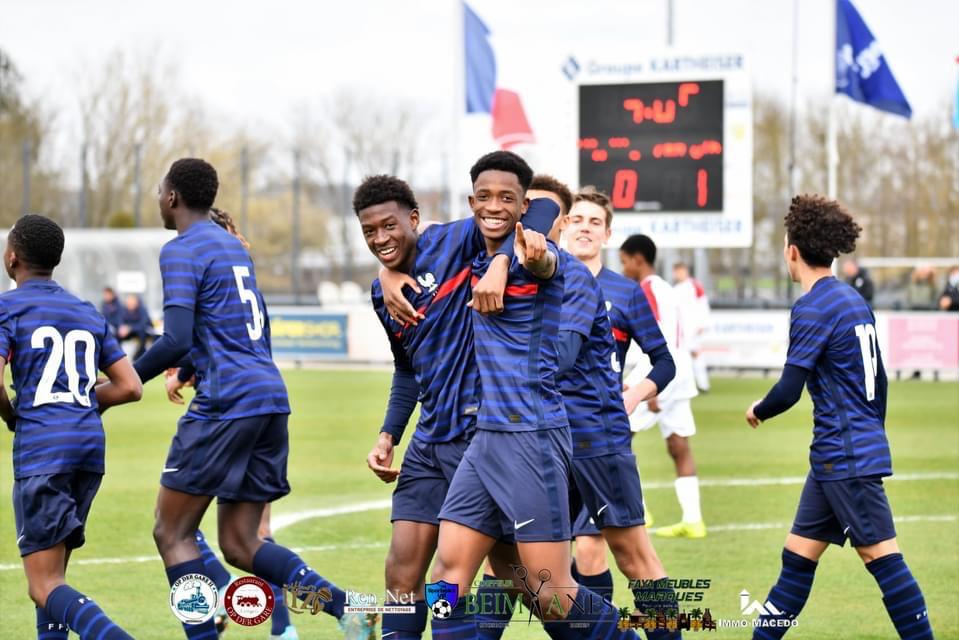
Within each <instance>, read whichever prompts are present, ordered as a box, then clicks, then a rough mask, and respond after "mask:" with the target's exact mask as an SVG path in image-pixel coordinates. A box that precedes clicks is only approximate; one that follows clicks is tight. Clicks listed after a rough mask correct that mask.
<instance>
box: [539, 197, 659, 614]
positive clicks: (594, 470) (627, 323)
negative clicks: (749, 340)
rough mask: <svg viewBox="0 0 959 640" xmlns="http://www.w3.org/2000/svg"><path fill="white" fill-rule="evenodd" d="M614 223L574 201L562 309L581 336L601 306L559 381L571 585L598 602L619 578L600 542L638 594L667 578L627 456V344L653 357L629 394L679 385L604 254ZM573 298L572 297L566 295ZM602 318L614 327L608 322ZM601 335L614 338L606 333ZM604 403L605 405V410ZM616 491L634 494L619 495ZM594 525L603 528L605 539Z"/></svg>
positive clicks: (639, 295) (632, 294)
mask: <svg viewBox="0 0 959 640" xmlns="http://www.w3.org/2000/svg"><path fill="white" fill-rule="evenodd" d="M534 183H535V184H534V186H540V185H542V187H541V188H550V183H549V182H548V181H545V180H543V181H542V182H537V181H536V180H535V179H534ZM563 186H564V185H562V184H558V185H553V186H552V189H553V190H557V191H560V193H562V191H561V190H560V188H561V187H563ZM612 218H613V211H612V206H611V205H610V202H609V198H608V197H607V196H606V195H605V194H603V193H601V192H598V191H596V189H595V188H593V187H584V188H583V189H582V190H581V191H580V192H579V193H577V194H576V196H575V199H574V201H573V205H572V209H571V210H570V213H569V215H568V216H567V217H566V219H565V221H564V225H563V237H564V240H565V243H566V247H567V249H568V250H569V251H570V252H571V253H572V254H573V255H574V256H576V258H578V260H577V261H575V262H574V263H573V265H571V266H572V267H575V269H573V268H571V269H569V270H568V271H567V283H569V282H570V281H575V280H576V279H579V280H581V281H582V282H581V284H578V285H576V286H573V287H570V286H569V284H567V293H566V295H565V296H564V300H563V305H564V326H565V327H567V328H568V329H570V330H571V331H572V332H574V333H575V332H576V331H578V332H579V333H580V335H584V332H585V331H586V325H585V322H584V320H585V317H586V313H585V312H586V310H587V309H588V306H589V305H595V301H594V300H593V299H592V298H593V297H597V299H598V301H599V303H600V304H599V307H600V308H597V309H596V310H595V315H594V318H593V335H591V336H589V337H588V339H587V340H585V341H584V345H583V347H582V349H581V351H580V352H579V357H578V358H577V361H576V363H575V366H574V369H573V370H572V371H570V372H568V373H566V374H563V375H561V377H560V390H561V392H562V393H563V397H564V400H565V402H566V412H567V415H568V416H569V420H570V430H571V433H572V435H573V470H574V476H575V477H576V481H577V482H576V484H577V486H579V487H580V488H581V489H580V493H581V494H584V495H583V498H584V500H583V502H585V503H586V504H585V505H584V508H583V509H582V510H580V511H579V513H577V514H575V515H576V521H575V523H574V525H573V535H574V536H575V537H576V564H575V565H574V571H575V574H574V577H576V580H577V581H578V582H580V583H581V584H586V585H587V586H589V587H590V588H591V589H593V590H595V591H597V592H598V593H608V594H610V595H611V594H612V589H613V578H612V575H611V574H610V572H609V567H608V565H607V563H606V545H605V544H604V542H603V536H604V537H605V538H606V539H607V541H609V542H610V547H611V548H612V550H613V555H614V557H615V559H616V562H617V565H618V566H619V568H620V570H621V571H622V572H623V573H624V574H625V575H626V577H627V578H629V579H630V583H631V585H637V586H638V584H637V583H636V580H657V579H662V578H665V576H666V572H665V569H664V568H663V566H662V564H661V563H660V561H659V559H658V558H657V556H656V552H655V550H654V549H653V546H652V543H651V542H650V540H649V536H648V535H647V533H646V529H645V527H644V526H643V525H644V524H645V522H644V520H645V514H644V506H643V500H642V489H641V486H640V481H639V474H638V471H637V469H636V460H635V456H633V454H632V451H631V448H630V439H631V434H630V429H629V420H628V417H627V414H626V412H625V406H624V401H623V398H622V393H621V389H622V367H621V365H620V363H621V362H622V361H623V360H624V359H625V356H626V352H627V350H628V349H629V347H630V344H631V342H634V341H635V342H636V343H637V344H638V345H639V346H640V348H641V349H642V350H643V352H644V353H645V354H647V356H648V358H649V360H650V362H651V363H652V368H651V369H650V370H649V372H648V374H647V379H646V380H644V381H643V382H642V383H640V384H637V385H634V386H635V388H634V389H633V390H632V393H633V394H642V395H641V396H640V397H645V396H648V395H650V394H654V393H656V392H657V390H660V389H663V388H665V387H666V385H667V384H669V382H670V381H671V380H672V378H673V376H674V375H675V366H674V364H673V362H672V357H671V356H670V354H669V349H668V348H667V346H666V341H665V339H664V338H663V335H662V333H661V332H660V330H659V327H658V326H657V324H656V320H655V318H654V317H653V313H652V311H651V310H650V308H649V305H648V303H647V302H646V296H645V295H644V294H643V291H642V289H640V287H639V286H638V285H637V284H636V283H635V282H633V281H631V280H629V279H628V278H625V277H623V276H621V275H620V274H618V273H616V272H614V271H611V270H610V269H607V268H605V267H604V266H603V259H602V249H603V246H604V245H605V244H606V242H608V240H609V237H610V235H611V233H612V230H611V225H612ZM579 265H582V267H580V266H579ZM574 274H579V275H578V276H576V275H574ZM587 274H588V275H589V276H590V279H592V280H593V281H594V282H595V283H596V293H595V294H594V295H592V296H591V295H589V294H586V293H584V292H586V291H589V289H590V287H589V285H588V284H587V283H588V282H589V281H588V280H587V279H586V275H587ZM571 291H572V292H575V293H574V294H573V295H570V293H571ZM600 312H601V313H600ZM604 317H607V318H608V320H606V321H605V322H603V318H604ZM577 318H580V320H579V321H577ZM602 325H608V327H609V328H608V329H606V330H603V329H602V328H601V326H602ZM561 367H562V365H561ZM601 398H602V399H605V401H604V402H601V401H600V400H599V399H601ZM617 486H623V487H625V486H632V487H633V488H632V489H631V490H622V491H619V490H617V489H616V487H617ZM601 498H602V499H601ZM604 505H605V507H604ZM597 512H599V513H597ZM597 523H599V524H600V525H601V528H602V536H600V528H597V526H596V525H597ZM643 584H645V585H648V584H649V583H648V582H647V583H643ZM664 595H665V594H664ZM635 596H636V597H635V600H636V603H637V607H638V608H640V609H645V608H647V605H648V603H649V602H650V601H654V598H656V597H659V594H649V593H635ZM667 600H668V598H667ZM673 602H675V600H673Z"/></svg>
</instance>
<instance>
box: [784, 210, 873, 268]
mask: <svg viewBox="0 0 959 640" xmlns="http://www.w3.org/2000/svg"><path fill="white" fill-rule="evenodd" d="M860 231H862V227H860V226H859V225H858V224H856V221H855V220H853V219H852V216H851V215H849V213H848V212H847V211H846V210H845V208H843V206H842V205H841V204H839V203H838V202H836V201H835V200H830V199H828V198H825V197H823V196H820V195H815V194H811V195H809V194H803V195H801V196H796V197H794V198H793V199H792V202H791V203H790V205H789V213H787V214H786V237H787V238H788V242H789V244H794V245H796V247H797V248H798V249H799V255H800V256H802V259H803V261H804V262H805V263H806V264H808V265H810V266H813V267H828V266H830V265H832V261H833V260H835V259H836V258H838V257H839V255H840V254H843V253H851V252H853V251H855V250H856V238H858V237H859V232H860Z"/></svg>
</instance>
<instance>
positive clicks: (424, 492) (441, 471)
mask: <svg viewBox="0 0 959 640" xmlns="http://www.w3.org/2000/svg"><path fill="white" fill-rule="evenodd" d="M468 445H469V436H466V435H464V436H460V437H459V438H456V439H455V440H451V441H449V442H421V441H420V440H417V439H416V438H412V439H411V440H410V443H409V445H408V446H407V447H406V454H405V455H404V456H403V465H402V466H401V467H400V477H399V479H398V480H397V481H396V489H395V490H394V491H393V513H392V514H391V516H390V522H396V521H397V520H409V521H410V522H425V523H428V524H435V525H439V523H440V518H439V516H440V509H441V508H442V507H443V501H444V500H445V499H446V493H447V491H449V488H450V482H452V481H453V474H455V473H456V467H458V466H459V464H460V460H462V459H463V453H464V452H465V451H466V447H467V446H468Z"/></svg>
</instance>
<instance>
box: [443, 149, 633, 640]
mask: <svg viewBox="0 0 959 640" xmlns="http://www.w3.org/2000/svg"><path fill="white" fill-rule="evenodd" d="M470 177H471V179H472V181H473V194H472V195H471V196H470V198H469V201H470V207H471V208H472V210H473V215H474V218H475V220H476V224H477V226H478V227H479V228H480V231H481V232H482V234H483V236H484V238H485V241H486V246H487V250H486V252H485V253H484V254H481V255H480V256H479V257H478V258H477V260H476V261H474V263H473V276H474V278H478V277H480V276H482V275H484V274H485V273H486V271H487V268H488V267H489V264H490V261H491V259H492V256H493V254H495V253H496V251H497V250H498V249H499V248H500V246H501V245H502V243H503V241H504V239H505V238H506V237H507V236H508V234H509V233H510V231H511V230H512V229H513V228H514V227H515V228H516V231H517V234H516V249H517V250H516V256H515V258H514V259H513V260H512V261H511V263H510V268H509V276H508V283H507V288H506V296H505V300H504V309H503V311H502V312H501V313H499V314H489V315H483V314H476V315H474V316H473V331H474V343H475V348H476V362H477V366H478V367H479V372H480V379H481V382H482V389H483V398H482V403H481V404H480V409H479V413H478V416H477V422H476V428H477V430H476V433H475V435H474V436H473V439H472V441H471V442H470V444H469V447H468V448H467V449H466V453H464V455H463V459H462V461H461V462H460V465H459V467H458V468H457V470H456V473H455V475H454V476H453V481H452V483H451V484H450V489H449V493H448V494H447V496H446V500H445V502H444V503H443V508H442V510H441V511H440V515H439V518H440V531H439V542H438V549H437V555H436V562H435V564H434V567H433V575H432V578H433V581H434V582H436V581H440V580H442V581H445V582H447V583H450V584H454V585H457V587H458V590H459V592H460V594H465V593H467V592H468V591H469V585H470V583H471V582H472V581H473V578H474V577H475V575H476V572H477V570H478V569H479V568H480V565H481V563H482V561H483V559H484V558H485V557H486V556H488V555H489V553H490V551H491V550H492V549H493V546H494V544H495V542H496V540H497V538H501V539H502V538H510V537H511V538H513V539H514V540H515V542H516V551H517V555H518V558H519V560H520V562H521V563H522V565H523V566H524V568H525V575H527V577H528V578H529V577H531V578H532V585H531V584H530V581H529V580H527V581H526V584H525V586H526V588H528V595H529V596H530V598H531V600H532V604H533V607H534V609H535V610H536V611H538V613H539V614H540V615H541V616H542V618H543V623H544V627H545V630H546V632H547V634H549V635H550V636H551V637H553V638H591V637H603V638H609V637H617V638H618V637H629V638H633V637H636V636H635V634H634V633H633V632H632V631H626V632H620V631H619V630H617V629H616V622H617V614H616V610H615V609H614V608H613V607H611V606H609V605H608V604H607V603H606V602H604V601H603V600H602V599H601V598H600V597H599V596H597V595H596V594H595V593H593V592H591V591H589V590H588V589H586V588H585V587H581V586H579V585H577V584H576V583H575V582H574V581H573V578H572V575H571V574H570V561H571V558H570V552H569V540H570V517H569V501H568V491H569V484H568V483H569V480H568V478H569V473H570V456H571V441H570V436H569V427H568V422H567V420H566V413H565V410H564V408H563V404H562V398H561V396H560V395H559V391H558V389H557V387H556V381H555V378H556V370H557V365H558V352H557V351H558V344H557V332H558V330H559V325H560V316H561V305H562V297H563V286H564V276H563V269H564V266H565V265H564V264H563V261H564V260H565V258H563V257H561V256H559V255H558V254H557V252H556V250H555V247H553V248H551V249H549V250H546V247H545V246H542V247H540V246H534V244H533V241H534V240H535V238H532V237H531V236H530V235H529V234H528V233H526V232H524V230H523V229H522V225H520V224H518V221H519V217H520V214H521V212H522V210H523V209H524V207H525V205H526V203H527V197H526V191H527V189H528V187H529V184H530V181H531V180H532V177H533V172H532V170H531V169H530V168H529V166H528V165H527V164H526V162H525V161H523V160H522V159H521V158H520V157H519V156H516V155H515V154H512V153H509V152H503V151H498V152H493V153H490V154H487V155H485V156H483V157H482V158H480V159H479V160H478V161H477V162H476V164H474V165H473V167H472V168H471V170H470ZM551 246H552V245H551ZM494 570H496V572H497V574H500V571H501V568H500V567H496V566H494ZM508 572H509V567H502V574H503V575H506V574H508ZM554 598H556V599H558V602H560V603H561V606H560V607H556V606H551V604H552V603H553V601H554ZM464 600H465V599H464V598H460V600H459V602H457V604H456V606H455V608H454V609H453V611H452V614H451V615H450V616H449V617H448V618H445V619H439V618H437V619H434V620H433V637H434V638H443V639H446V640H453V639H458V638H474V637H476V633H477V629H476V624H475V620H474V619H473V616H472V615H469V614H467V613H466V612H465V608H464ZM564 619H565V620H564Z"/></svg>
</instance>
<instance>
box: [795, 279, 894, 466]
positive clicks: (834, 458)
mask: <svg viewBox="0 0 959 640" xmlns="http://www.w3.org/2000/svg"><path fill="white" fill-rule="evenodd" d="M786 364H790V365H793V366H796V367H802V368H803V369H806V370H807V371H809V377H808V378H807V383H806V387H807V388H808V389H809V395H810V396H811V397H812V403H813V441H812V445H811V446H810V447H809V463H810V467H811V472H812V476H813V477H814V478H816V479H817V480H839V479H844V478H854V477H864V476H888V475H891V474H892V460H891V458H890V455H889V442H888V441H887V440H886V431H885V428H884V424H883V423H884V420H885V414H886V375H885V371H884V370H883V365H882V356H881V354H880V353H879V344H878V341H877V340H876V321H875V318H874V316H873V314H872V310H871V309H870V308H869V305H868V304H866V301H865V300H863V298H862V296H861V295H859V293H858V292H857V291H856V290H855V289H853V288H852V287H850V286H849V285H847V284H846V283H844V282H840V281H838V280H837V279H836V278H833V277H826V278H822V279H821V280H818V281H817V282H816V283H815V284H814V285H813V287H812V289H810V290H809V292H807V293H805V294H804V295H802V296H800V298H799V299H798V300H796V303H795V304H794V305H793V308H792V315H791V317H790V321H789V351H788V352H787V354H786Z"/></svg>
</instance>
